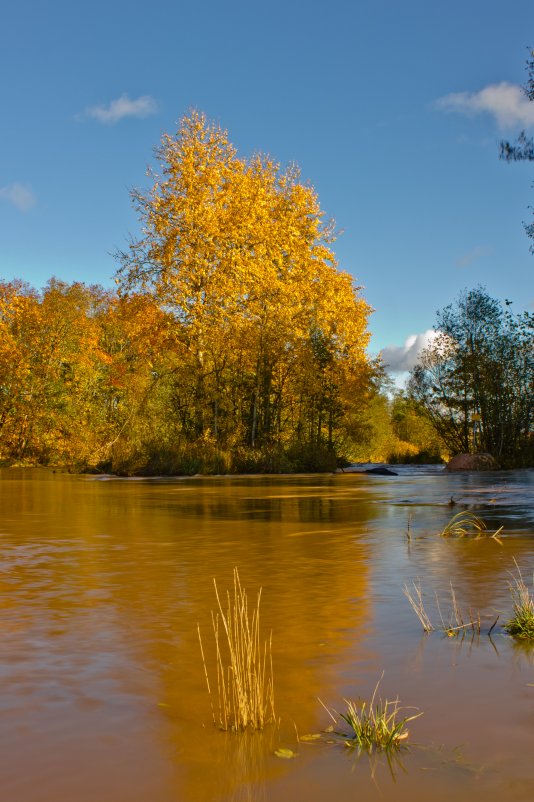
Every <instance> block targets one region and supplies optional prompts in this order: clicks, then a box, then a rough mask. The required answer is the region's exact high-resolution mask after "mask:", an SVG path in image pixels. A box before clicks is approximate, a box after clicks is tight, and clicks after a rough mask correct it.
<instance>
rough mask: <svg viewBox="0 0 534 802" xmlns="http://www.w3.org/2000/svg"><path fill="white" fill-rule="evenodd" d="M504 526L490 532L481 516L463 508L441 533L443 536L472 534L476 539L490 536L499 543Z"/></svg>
mask: <svg viewBox="0 0 534 802" xmlns="http://www.w3.org/2000/svg"><path fill="white" fill-rule="evenodd" d="M503 528H504V527H502V526H501V527H499V529H497V531H496V532H493V533H491V534H490V532H488V530H487V527H486V524H485V523H484V521H483V520H482V518H479V517H478V515H475V514H474V513H473V512H469V510H463V511H462V512H457V513H456V515H453V517H452V518H451V520H450V521H449V522H448V524H447V525H446V526H445V528H444V529H443V530H442V531H441V532H440V533H439V534H440V536H441V537H468V536H470V535H474V537H475V539H476V538H481V537H489V538H492V539H493V540H496V541H497V543H501V541H500V539H499V535H500V534H501V532H502V530H503Z"/></svg>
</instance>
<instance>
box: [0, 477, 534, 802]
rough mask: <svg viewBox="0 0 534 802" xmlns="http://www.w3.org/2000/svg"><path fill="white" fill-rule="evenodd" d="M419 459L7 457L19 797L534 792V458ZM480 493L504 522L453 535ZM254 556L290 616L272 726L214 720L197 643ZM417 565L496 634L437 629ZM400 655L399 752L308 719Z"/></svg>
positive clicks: (3, 672)
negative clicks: (368, 750)
mask: <svg viewBox="0 0 534 802" xmlns="http://www.w3.org/2000/svg"><path fill="white" fill-rule="evenodd" d="M399 471H400V475H399V476H398V477H379V476H373V477H370V476H367V475H360V474H346V475H338V476H299V477H250V478H232V479H229V478H218V477H214V478H203V479H200V478H191V479H185V480H184V479H182V480H119V479H113V478H105V477H100V478H97V477H80V476H67V475H61V474H59V473H56V474H54V473H52V472H50V471H45V470H30V469H11V470H3V471H0V512H1V517H0V788H1V789H2V791H1V798H2V799H5V800H6V802H93V801H96V800H98V802H178V801H180V802H208V801H210V802H211V800H254V801H256V800H258V802H259V800H277V802H290V801H291V802H294V800H300V799H306V800H307V802H314V801H315V800H324V799H325V798H326V797H332V796H335V797H337V798H351V799H352V798H358V799H361V800H375V799H376V800H382V799H393V798H394V799H395V800H396V802H404V800H410V802H419V800H421V802H422V800H425V802H428V800H433V802H441V800H450V799H454V800H455V802H463V801H464V800H469V801H470V802H472V801H473V800H478V799H481V800H482V799H483V800H485V801H486V802H508V800H510V802H512V801H513V802H521V801H523V800H524V801H525V802H527V800H528V801H529V802H531V801H532V800H533V799H534V650H529V649H528V648H526V647H525V646H522V645H521V644H517V643H516V642H514V640H513V639H511V638H510V637H508V636H507V635H506V634H505V633H504V632H503V630H502V628H501V627H500V623H501V622H503V621H504V620H506V617H507V616H508V615H509V614H510V612H511V602H510V595H509V589H508V582H509V580H510V572H511V571H514V570H515V566H514V559H515V560H516V561H517V563H518V564H519V566H520V567H521V570H522V572H523V576H524V577H525V578H526V579H527V580H528V581H529V583H530V582H531V579H532V572H533V570H534V509H533V506H534V503H533V501H534V499H533V496H534V494H533V492H532V491H533V490H534V472H533V471H522V472H509V473H502V474H487V475H478V476H475V475H468V474H461V475H454V476H447V475H445V474H443V473H441V472H439V471H437V469H432V468H417V469H411V468H401V469H399ZM451 496H453V499H454V501H455V505H454V506H450V505H448V502H449V499H450V497H451ZM462 509H471V510H473V511H474V512H476V513H477V514H478V515H479V516H480V517H482V518H483V519H484V520H485V521H486V523H487V524H488V527H489V528H490V529H496V528H498V527H499V526H501V525H503V526H504V534H503V540H502V545H499V544H498V543H496V542H495V541H493V540H490V539H479V540H473V539H461V540H458V539H454V540H453V539H443V538H440V537H439V536H438V535H437V532H438V531H439V530H440V529H441V528H442V527H443V526H444V525H445V523H446V522H447V521H448V520H449V519H450V517H451V515H452V514H453V513H454V512H456V511H459V510H462ZM408 526H409V529H410V537H409V538H408V537H407V529H408ZM234 566H237V567H238V569H239V573H240V576H241V580H242V583H243V585H244V586H245V587H246V588H247V589H248V590H249V593H251V594H252V595H255V593H256V591H257V590H258V588H259V587H260V586H261V587H262V588H263V593H262V606H261V619H262V628H263V631H264V632H265V634H266V635H267V634H268V632H269V631H270V630H272V636H273V660H274V679H275V697H276V698H275V701H276V710H277V714H278V716H279V718H280V721H279V723H278V725H277V726H276V727H273V726H271V727H268V728H267V729H266V730H265V731H264V732H263V733H261V734H259V733H257V734H245V735H235V734H229V733H223V732H220V731H219V730H217V729H216V728H215V727H214V725H213V723H212V719H211V711H210V703H209V699H208V696H207V691H206V685H205V679H204V673H203V669H202V663H201V660H200V654H199V646H198V639H197V623H198V624H199V625H200V628H201V631H202V632H203V635H204V639H205V642H206V643H209V641H210V635H211V630H210V627H211V624H210V611H211V610H212V609H214V608H215V597H214V590H213V581H212V580H213V577H216V578H217V582H218V585H219V587H220V588H221V589H224V588H226V587H229V586H230V585H231V580H232V570H233V568H234ZM418 579H419V580H420V582H421V586H422V588H423V590H424V592H425V594H426V595H425V599H426V601H427V606H428V610H429V612H430V614H431V616H432V617H433V618H434V621H435V622H436V623H439V617H438V612H437V610H436V608H435V602H434V594H435V593H437V594H438V597H439V598H440V600H441V607H442V614H443V615H444V617H445V618H446V617H447V615H448V609H449V594H450V583H451V582H452V583H453V586H454V589H455V592H456V597H457V600H458V603H459V604H460V606H461V607H462V609H463V610H464V612H465V611H467V610H468V609H469V608H471V609H472V610H479V611H480V613H481V616H482V633H481V635H480V636H477V637H471V636H470V635H469V634H467V635H466V636H465V637H463V638H461V637H455V638H448V637H446V636H445V635H443V634H442V633H440V632H433V633H431V634H429V635H424V634H423V632H422V630H421V628H420V625H419V622H418V621H417V619H416V617H415V615H414V613H413V612H412V610H411V608H410V606H409V604H408V602H407V600H406V599H405V597H404V595H403V592H402V588H403V585H404V583H405V582H411V581H412V580H418ZM497 615H500V620H499V623H498V624H497V626H496V627H495V629H494V630H493V632H492V634H491V638H489V637H488V636H487V630H488V628H489V626H490V625H491V623H492V622H493V620H494V619H495V618H496V616H497ZM208 651H209V648H208ZM208 661H209V658H208ZM382 673H383V679H382V680H381V685H380V688H381V692H382V695H383V696H387V697H388V698H390V699H391V698H395V697H397V696H398V697H399V698H400V700H401V702H402V703H403V704H404V705H406V706H414V707H416V708H418V709H419V710H421V711H423V713H424V715H423V716H421V717H420V718H419V719H417V720H416V721H414V722H412V724H411V726H410V740H409V744H410V747H409V748H408V749H406V750H403V751H402V752H401V753H400V754H399V759H398V760H395V761H393V762H391V763H390V764H389V765H388V761H387V760H385V759H384V758H383V757H380V756H379V755H378V756H375V757H372V758H371V759H369V758H368V757H367V756H362V757H358V755H357V753H356V752H355V751H354V750H351V749H348V748H346V747H343V746H342V745H332V744H328V743H323V742H312V743H309V742H305V741H304V742H298V741H297V734H298V735H300V736H302V735H305V734H309V733H319V732H320V730H321V729H322V728H324V727H326V726H327V725H328V724H329V723H330V722H329V719H328V716H327V714H326V712H325V710H324V709H323V707H321V705H320V703H319V702H318V699H321V700H322V701H323V703H324V704H325V705H327V706H328V707H330V708H334V709H337V710H342V709H343V707H344V702H343V700H344V699H357V698H358V697H359V696H360V697H364V698H368V697H369V696H370V694H371V693H372V691H373V688H374V686H375V685H376V682H377V681H378V679H379V678H380V677H381V675H382ZM279 747H285V748H288V749H291V750H293V751H294V752H295V753H296V757H295V758H293V759H290V760H283V759H280V758H278V757H276V756H275V754H274V751H275V750H276V749H278V748H279Z"/></svg>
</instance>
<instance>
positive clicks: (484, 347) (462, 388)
mask: <svg viewBox="0 0 534 802" xmlns="http://www.w3.org/2000/svg"><path fill="white" fill-rule="evenodd" d="M509 305H510V302H508V301H507V302H506V306H505V307H503V306H502V305H501V304H500V303H499V302H498V301H497V300H495V299H493V298H491V297H490V296H489V295H488V294H487V293H486V292H485V290H484V288H482V287H477V288H475V289H473V290H470V291H468V292H464V293H463V294H462V295H461V296H460V298H459V299H458V300H457V302H456V303H455V304H451V305H449V306H447V307H445V308H444V309H443V310H441V311H440V312H438V315H437V323H436V326H435V329H436V332H437V335H436V337H435V339H434V340H433V342H432V343H431V345H429V346H428V348H426V350H425V351H423V353H422V355H421V358H420V361H419V364H418V365H417V366H416V367H415V368H414V370H413V371H412V375H411V379H410V383H409V390H410V393H411V394H412V396H413V397H414V398H415V399H416V400H417V401H418V402H419V403H420V404H421V405H422V407H423V408H424V409H425V410H426V413H427V415H428V416H429V418H430V420H431V421H432V423H433V425H434V426H435V428H436V430H437V431H438V433H439V435H440V436H441V437H442V439H443V441H444V442H445V444H446V445H447V446H448V448H449V449H450V451H451V452H452V453H463V452H471V451H486V452H488V453H490V454H492V455H493V456H494V457H495V458H496V459H497V460H498V462H499V463H500V464H501V465H502V466H503V467H514V466H517V465H524V464H531V462H532V446H533V443H532V423H533V405H532V399H533V397H534V350H533V349H534V315H532V314H530V313H528V312H525V313H523V314H522V315H514V314H512V313H511V312H510V310H509Z"/></svg>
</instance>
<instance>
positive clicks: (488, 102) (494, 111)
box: [435, 81, 534, 128]
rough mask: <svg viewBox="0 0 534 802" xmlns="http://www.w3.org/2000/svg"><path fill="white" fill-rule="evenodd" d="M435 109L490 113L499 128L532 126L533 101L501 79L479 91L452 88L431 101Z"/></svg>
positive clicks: (533, 124)
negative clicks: (451, 90) (451, 91)
mask: <svg viewBox="0 0 534 802" xmlns="http://www.w3.org/2000/svg"><path fill="white" fill-rule="evenodd" d="M435 105H436V107H437V108H438V109H443V110H444V111H458V112H460V113H463V114H481V113H486V114H491V115H492V116H493V117H494V118H495V119H496V120H497V123H498V124H499V125H500V127H501V128H511V127H513V126H517V125H520V126H522V127H524V128H529V127H534V103H533V102H532V101H530V100H529V99H528V98H527V96H526V95H525V93H524V92H523V90H522V89H521V87H520V86H516V85H515V84H509V83H507V82H506V81H502V83H500V84H490V86H486V87H485V88H484V89H481V90H480V91H479V92H455V93H453V94H451V95H445V97H442V98H440V99H439V100H437V101H436V103H435Z"/></svg>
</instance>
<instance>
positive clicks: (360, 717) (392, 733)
mask: <svg viewBox="0 0 534 802" xmlns="http://www.w3.org/2000/svg"><path fill="white" fill-rule="evenodd" d="M382 676H383V675H382ZM381 679H382V678H380V680H379V681H378V682H377V684H376V686H375V689H374V691H373V695H372V697H371V699H370V701H368V702H367V701H365V700H362V699H358V700H357V701H356V702H354V701H351V700H348V699H346V700H345V702H346V704H347V709H346V711H345V712H344V713H339V714H338V715H339V717H340V718H341V719H343V721H344V722H345V723H346V724H348V725H349V727H350V728H351V729H352V732H353V734H352V735H349V736H347V735H342V738H343V742H344V743H345V745H346V746H349V747H351V748H356V749H358V750H359V751H362V752H368V753H371V752H373V751H374V750H385V751H389V750H392V749H398V748H399V747H400V746H401V745H402V743H403V742H404V741H405V740H406V739H407V738H408V735H409V732H408V729H407V726H406V725H407V724H408V722H409V721H413V720H414V719H416V718H419V716H422V715H423V714H422V713H416V714H414V715H410V716H402V711H403V708H402V707H401V704H400V701H399V699H398V698H397V699H395V700H394V701H388V700H387V699H385V700H383V699H382V698H381V696H380V695H379V693H378V687H379V685H380V682H381ZM327 712H328V713H329V714H330V716H332V713H331V712H330V711H329V710H328V711H327ZM332 718H333V719H334V721H335V720H336V719H335V718H334V717H333V716H332Z"/></svg>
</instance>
